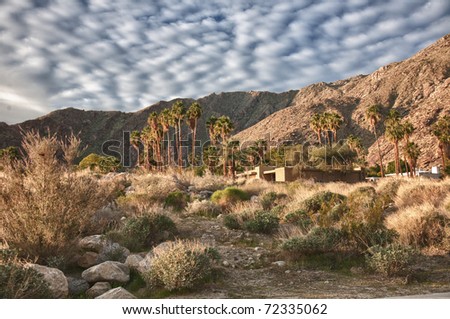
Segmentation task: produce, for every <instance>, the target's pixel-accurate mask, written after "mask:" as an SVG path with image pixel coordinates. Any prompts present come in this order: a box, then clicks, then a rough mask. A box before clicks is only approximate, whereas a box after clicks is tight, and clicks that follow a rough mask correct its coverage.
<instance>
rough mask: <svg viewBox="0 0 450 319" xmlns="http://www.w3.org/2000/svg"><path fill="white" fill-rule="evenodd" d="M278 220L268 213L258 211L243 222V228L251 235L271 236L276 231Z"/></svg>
mask: <svg viewBox="0 0 450 319" xmlns="http://www.w3.org/2000/svg"><path fill="white" fill-rule="evenodd" d="M279 222H280V219H279V218H278V217H277V216H276V215H275V214H274V213H272V212H270V211H259V212H256V213H255V216H254V217H253V218H251V219H249V220H246V221H245V222H244V228H245V229H246V230H248V231H250V232H252V233H262V234H271V233H273V232H274V231H275V230H277V229H278V224H279Z"/></svg>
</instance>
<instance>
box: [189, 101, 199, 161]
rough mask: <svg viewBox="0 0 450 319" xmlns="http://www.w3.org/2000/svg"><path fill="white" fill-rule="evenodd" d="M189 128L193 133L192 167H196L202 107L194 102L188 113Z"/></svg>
mask: <svg viewBox="0 0 450 319" xmlns="http://www.w3.org/2000/svg"><path fill="white" fill-rule="evenodd" d="M186 116H187V121H188V124H189V128H190V129H191V132H192V166H195V164H196V163H195V140H196V135H197V125H198V119H199V118H200V116H202V107H201V106H200V104H198V103H197V102H194V103H192V104H191V106H189V109H188V111H187V113H186Z"/></svg>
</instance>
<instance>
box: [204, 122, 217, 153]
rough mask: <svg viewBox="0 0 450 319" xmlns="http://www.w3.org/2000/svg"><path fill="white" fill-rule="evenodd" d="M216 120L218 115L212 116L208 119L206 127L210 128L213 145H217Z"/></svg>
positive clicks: (210, 138)
mask: <svg viewBox="0 0 450 319" xmlns="http://www.w3.org/2000/svg"><path fill="white" fill-rule="evenodd" d="M216 122H217V117H215V116H211V117H210V118H209V119H208V120H207V121H206V128H207V129H208V135H209V140H210V141H211V145H213V146H214V145H216V143H217V137H218V135H217V133H216V131H215V126H216Z"/></svg>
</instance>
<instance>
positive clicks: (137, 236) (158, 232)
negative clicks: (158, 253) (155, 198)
mask: <svg viewBox="0 0 450 319" xmlns="http://www.w3.org/2000/svg"><path fill="white" fill-rule="evenodd" d="M175 233H176V227H175V223H174V222H173V221H172V219H170V218H169V217H167V216H165V215H162V214H151V215H145V216H139V217H130V218H127V219H126V220H125V222H124V224H123V225H122V226H121V227H120V228H119V229H118V230H117V231H111V232H109V233H107V234H106V237H107V238H108V239H110V240H112V241H114V242H118V243H119V244H121V245H122V246H125V247H127V248H128V249H129V250H131V251H134V252H137V251H142V250H146V249H148V248H150V247H152V246H154V245H156V244H159V243H160V242H162V241H165V240H167V239H168V238H167V237H168V236H173V235H174V234H175Z"/></svg>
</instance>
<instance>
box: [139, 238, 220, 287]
mask: <svg viewBox="0 0 450 319" xmlns="http://www.w3.org/2000/svg"><path fill="white" fill-rule="evenodd" d="M153 253H154V257H153V260H152V267H151V268H150V270H149V272H148V273H146V274H145V276H144V279H145V280H146V282H147V283H148V284H149V285H150V286H162V287H164V288H165V289H168V290H171V291H172V290H180V289H184V288H193V287H194V286H195V285H197V284H200V283H201V282H202V281H204V280H205V279H207V278H208V276H209V275H210V274H211V271H212V266H213V262H214V259H215V258H217V252H215V251H214V250H211V249H210V248H208V247H207V246H205V245H203V244H201V243H199V242H194V241H175V242H170V243H168V244H167V245H164V246H163V247H156V248H155V249H154V250H153Z"/></svg>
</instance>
